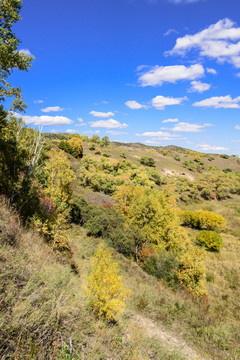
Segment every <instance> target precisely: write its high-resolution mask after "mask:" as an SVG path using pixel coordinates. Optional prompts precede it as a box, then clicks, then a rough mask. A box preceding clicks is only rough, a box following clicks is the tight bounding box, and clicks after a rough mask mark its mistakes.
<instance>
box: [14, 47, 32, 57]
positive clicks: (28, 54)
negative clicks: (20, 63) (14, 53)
mask: <svg viewBox="0 0 240 360" xmlns="http://www.w3.org/2000/svg"><path fill="white" fill-rule="evenodd" d="M18 52H19V54H23V55H26V56H31V57H32V58H35V56H34V55H33V54H31V52H30V50H28V49H20V50H19V51H18Z"/></svg>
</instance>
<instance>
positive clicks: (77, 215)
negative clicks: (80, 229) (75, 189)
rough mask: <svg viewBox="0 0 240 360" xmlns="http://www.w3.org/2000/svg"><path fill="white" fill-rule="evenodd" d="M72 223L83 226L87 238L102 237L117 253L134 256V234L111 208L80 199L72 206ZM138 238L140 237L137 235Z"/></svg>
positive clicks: (120, 216)
mask: <svg viewBox="0 0 240 360" xmlns="http://www.w3.org/2000/svg"><path fill="white" fill-rule="evenodd" d="M71 218H72V222H74V223H76V224H80V225H81V226H84V227H85V228H86V229H87V230H88V232H87V234H88V235H89V236H95V237H103V238H104V239H106V240H107V241H108V243H110V245H112V246H113V247H114V248H115V249H116V250H117V251H118V252H120V253H121V254H123V255H125V256H127V257H133V256H134V255H135V241H137V240H136V239H135V237H136V232H135V233H133V231H132V230H131V229H130V228H129V227H128V226H127V225H126V224H125V219H124V218H123V216H122V215H121V214H120V213H119V212H118V211H116V210H114V209H112V208H111V207H107V208H104V207H102V206H94V205H92V204H89V203H87V202H86V201H85V200H83V199H80V200H78V201H77V203H75V204H74V205H73V208H72V211H71ZM137 236H138V238H140V235H139V234H137Z"/></svg>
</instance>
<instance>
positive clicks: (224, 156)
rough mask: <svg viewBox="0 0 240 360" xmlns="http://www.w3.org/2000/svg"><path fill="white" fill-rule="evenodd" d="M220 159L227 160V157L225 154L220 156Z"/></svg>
mask: <svg viewBox="0 0 240 360" xmlns="http://www.w3.org/2000/svg"><path fill="white" fill-rule="evenodd" d="M220 157H221V158H222V159H229V155H226V154H221V155H220Z"/></svg>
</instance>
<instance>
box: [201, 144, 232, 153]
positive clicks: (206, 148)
mask: <svg viewBox="0 0 240 360" xmlns="http://www.w3.org/2000/svg"><path fill="white" fill-rule="evenodd" d="M197 148H198V149H199V150H203V151H225V150H228V149H227V148H225V147H223V146H217V145H209V144H198V145H197Z"/></svg>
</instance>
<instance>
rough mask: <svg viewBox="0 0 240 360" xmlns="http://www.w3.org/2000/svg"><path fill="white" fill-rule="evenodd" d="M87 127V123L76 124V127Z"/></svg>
mask: <svg viewBox="0 0 240 360" xmlns="http://www.w3.org/2000/svg"><path fill="white" fill-rule="evenodd" d="M85 125H87V124H86V123H81V124H76V125H75V126H85Z"/></svg>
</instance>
